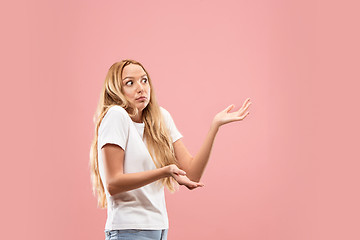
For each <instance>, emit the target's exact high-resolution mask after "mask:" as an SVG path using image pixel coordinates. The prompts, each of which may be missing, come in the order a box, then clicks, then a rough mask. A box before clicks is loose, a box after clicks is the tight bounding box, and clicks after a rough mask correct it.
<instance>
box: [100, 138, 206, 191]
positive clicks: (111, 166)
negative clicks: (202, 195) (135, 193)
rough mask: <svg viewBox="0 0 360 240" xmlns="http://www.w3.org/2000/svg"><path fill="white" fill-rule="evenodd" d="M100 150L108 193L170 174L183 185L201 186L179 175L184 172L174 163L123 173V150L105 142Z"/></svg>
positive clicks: (147, 182) (134, 186) (127, 189)
mask: <svg viewBox="0 0 360 240" xmlns="http://www.w3.org/2000/svg"><path fill="white" fill-rule="evenodd" d="M101 151H102V157H103V160H104V161H103V162H104V168H105V176H106V183H107V186H106V188H107V190H108V192H109V193H110V195H114V194H117V193H121V192H126V191H130V190H133V189H136V188H140V187H142V186H145V185H147V184H149V183H152V182H154V181H157V180H159V179H161V178H164V177H170V176H172V177H174V178H175V180H176V181H178V183H179V184H180V185H185V186H187V187H188V188H189V189H194V188H196V187H200V186H203V184H201V183H195V182H192V181H191V180H190V179H188V178H187V177H186V176H181V175H185V174H186V173H185V172H184V171H183V170H181V169H179V168H178V167H177V166H176V165H175V164H171V165H168V166H165V167H162V168H157V169H153V170H148V171H143V172H137V173H124V170H123V166H124V156H125V152H124V150H123V149H122V148H121V147H120V146H118V145H116V144H105V145H104V146H103V147H102V148H101Z"/></svg>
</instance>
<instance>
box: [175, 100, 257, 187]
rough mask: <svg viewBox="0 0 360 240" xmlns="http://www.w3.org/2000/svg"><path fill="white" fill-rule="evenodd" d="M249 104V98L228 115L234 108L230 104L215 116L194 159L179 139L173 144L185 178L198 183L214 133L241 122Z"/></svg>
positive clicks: (208, 155)
mask: <svg viewBox="0 0 360 240" xmlns="http://www.w3.org/2000/svg"><path fill="white" fill-rule="evenodd" d="M250 104H251V102H250V98H248V99H246V100H245V102H244V104H243V106H242V107H241V108H240V109H239V110H238V111H236V112H232V113H229V111H230V110H231V109H232V108H233V107H234V105H233V104H231V105H230V106H228V107H227V108H226V109H224V110H223V111H221V112H219V113H218V114H216V116H215V117H214V119H213V121H212V123H211V126H210V130H209V132H208V134H207V136H206V138H205V141H204V143H203V145H202V146H201V148H200V150H199V152H198V153H197V154H196V156H195V157H192V156H191V154H190V153H189V151H188V150H187V149H186V147H185V145H184V143H183V142H182V141H181V139H179V140H178V141H176V142H175V143H174V151H175V156H176V159H177V160H178V162H179V164H180V166H179V167H180V169H182V170H184V171H185V172H186V176H187V177H188V178H189V179H190V180H192V181H194V182H199V181H200V179H201V176H202V175H203V172H204V170H205V167H206V165H207V162H208V160H209V157H210V153H211V149H212V146H213V143H214V139H215V136H216V133H217V132H218V130H219V128H220V126H221V125H224V124H226V123H229V122H233V121H240V120H243V119H244V118H245V117H246V116H247V115H248V114H249V112H247V109H248V108H249V106H250Z"/></svg>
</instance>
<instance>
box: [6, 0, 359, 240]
mask: <svg viewBox="0 0 360 240" xmlns="http://www.w3.org/2000/svg"><path fill="white" fill-rule="evenodd" d="M358 13H359V4H358V3H357V1H309V0H307V1H304V0H301V1H300V0H297V1H285V0H282V1H280V0H276V1H266V0H262V1H261V0H259V1H229V0H223V1H194V0H193V1H181V2H180V1H179V2H177V3H175V1H135V2H134V3H132V2H131V1H74V0H72V1H45V0H44V1H39V0H35V1H12V2H11V1H8V2H6V3H3V4H2V8H1V14H0V18H1V19H0V20H1V21H0V24H1V29H2V30H1V31H2V37H1V45H0V47H1V55H2V56H1V67H2V70H1V73H2V77H1V78H2V79H1V101H0V102H1V108H2V115H1V133H2V138H1V146H2V162H3V164H4V165H3V167H2V168H1V169H2V173H1V175H0V176H1V185H2V186H1V188H2V193H1V196H2V197H1V229H2V230H1V231H0V238H1V239H10V238H11V239H25V238H26V239H54V240H56V239H104V232H103V231H104V225H105V221H106V210H103V209H98V208H96V198H95V197H94V196H93V195H92V192H91V185H90V175H89V168H88V163H89V149H90V143H91V140H92V138H93V134H94V125H93V122H92V116H93V114H94V111H95V107H96V104H97V101H98V97H99V94H100V90H101V86H102V84H103V81H104V78H105V75H106V72H107V70H108V68H109V67H110V66H111V65H112V64H113V63H114V62H115V61H119V60H121V59H124V58H132V59H135V60H138V61H140V62H141V63H143V64H144V66H145V67H146V69H147V70H148V72H149V73H150V76H151V78H152V80H153V84H154V88H155V92H156V95H157V97H158V100H159V102H160V105H161V106H163V107H164V108H166V109H167V110H168V111H169V112H170V113H171V115H172V116H173V118H174V120H175V123H176V125H177V127H178V129H179V131H180V132H181V133H182V134H183V135H184V138H183V141H184V143H185V145H186V146H187V147H188V149H189V151H190V152H191V153H192V154H193V155H195V154H196V153H197V151H198V150H199V148H200V146H201V145H202V142H203V140H204V138H205V136H206V134H207V131H208V129H209V126H210V122H211V120H212V118H213V117H214V116H215V114H216V113H217V112H219V111H221V110H223V109H224V108H226V107H227V106H229V105H230V104H232V103H234V104H235V109H234V110H237V109H239V108H240V106H241V105H242V103H243V101H244V100H245V99H246V98H247V97H250V98H251V100H252V106H251V107H250V115H249V116H248V117H247V118H246V119H245V120H244V121H242V122H235V123H230V124H228V125H224V126H222V127H221V129H220V131H219V132H218V135H217V137H216V139H215V143H214V146H213V150H212V155H211V158H210V160H209V163H208V166H207V168H206V170H205V174H204V175H203V178H202V180H201V181H202V182H204V183H205V184H206V186H205V187H204V188H202V189H197V190H194V191H189V190H187V189H186V188H184V187H181V189H180V191H179V192H177V193H175V194H170V193H169V192H168V191H167V190H166V199H167V208H168V213H169V221H170V230H169V235H168V237H169V239H170V240H177V239H179V240H180V239H249V240H257V239H258V240H262V239H267V240H282V239H283V240H288V239H291V240H297V239H299V240H300V239H304V240H305V239H306V240H312V239H314V240H315V239H316V240H318V239H326V240H328V239H360V232H359V223H360V219H359V218H360V217H359V216H360V207H359V202H360V193H359V183H360V177H359V167H360V164H359V159H360V158H359V133H360V131H359V127H358V124H359V120H360V119H359V118H360V114H359V103H360V101H359V100H360V99H359V83H358V81H359V80H360V73H359V54H360V48H359V42H360V34H359V21H360V17H359V15H358Z"/></svg>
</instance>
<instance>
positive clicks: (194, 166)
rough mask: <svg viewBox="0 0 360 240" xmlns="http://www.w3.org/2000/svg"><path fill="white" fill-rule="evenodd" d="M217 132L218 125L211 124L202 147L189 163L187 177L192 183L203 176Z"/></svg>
mask: <svg viewBox="0 0 360 240" xmlns="http://www.w3.org/2000/svg"><path fill="white" fill-rule="evenodd" d="M218 130H219V127H218V125H216V124H214V123H212V124H211V126H210V130H209V132H208V134H207V136H206V138H205V141H204V143H203V145H202V146H201V148H200V150H199V152H198V153H197V154H196V155H195V157H194V158H193V159H192V161H191V163H190V167H189V170H188V171H187V176H188V178H189V179H191V180H192V181H194V182H199V181H200V178H201V176H202V175H203V172H204V170H205V167H206V165H207V162H208V161H209V157H210V153H211V149H212V146H213V143H214V140H215V136H216V134H217V132H218Z"/></svg>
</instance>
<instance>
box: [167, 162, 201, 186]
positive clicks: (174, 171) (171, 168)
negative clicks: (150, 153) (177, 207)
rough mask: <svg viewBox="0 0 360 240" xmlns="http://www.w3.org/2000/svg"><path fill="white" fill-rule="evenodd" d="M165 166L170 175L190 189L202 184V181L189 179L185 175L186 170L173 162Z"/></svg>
mask: <svg viewBox="0 0 360 240" xmlns="http://www.w3.org/2000/svg"><path fill="white" fill-rule="evenodd" d="M167 167H168V173H169V175H170V176H172V177H173V178H174V179H175V180H176V181H177V182H178V183H179V184H180V185H184V186H185V187H187V188H188V189H190V190H193V189H195V188H197V187H203V186H204V184H203V183H200V182H198V183H197V182H193V181H191V180H190V179H189V178H188V177H187V176H186V172H185V171H183V170H181V169H180V168H178V167H177V166H176V165H175V164H170V165H168V166H167Z"/></svg>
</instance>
